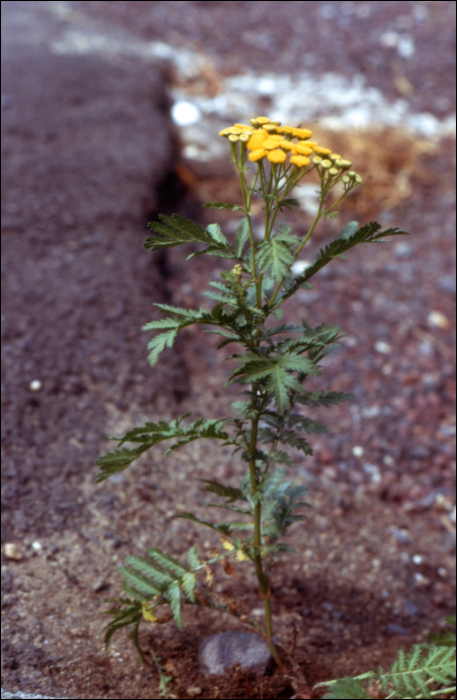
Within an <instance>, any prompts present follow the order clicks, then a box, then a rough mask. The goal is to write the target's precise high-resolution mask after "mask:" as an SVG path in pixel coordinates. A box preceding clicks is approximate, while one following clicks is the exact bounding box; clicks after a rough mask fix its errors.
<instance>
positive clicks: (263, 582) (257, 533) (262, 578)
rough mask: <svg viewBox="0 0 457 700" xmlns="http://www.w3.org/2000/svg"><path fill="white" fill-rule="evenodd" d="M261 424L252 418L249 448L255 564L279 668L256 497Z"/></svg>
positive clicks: (260, 519) (258, 504)
mask: <svg viewBox="0 0 457 700" xmlns="http://www.w3.org/2000/svg"><path fill="white" fill-rule="evenodd" d="M258 426H259V416H258V415H256V416H255V417H254V418H252V422H251V441H250V446H249V447H250V450H249V476H250V480H251V492H252V495H253V497H254V565H255V571H256V574H257V581H258V584H259V591H260V595H261V597H262V598H263V602H264V609H265V631H266V636H267V639H266V641H267V644H268V648H269V650H270V653H271V655H272V657H273V658H274V660H275V661H276V663H277V664H278V666H279V668H282V662H281V659H280V657H279V654H278V651H277V649H276V647H275V645H274V644H273V632H272V624H271V593H270V582H269V579H268V575H267V574H265V573H264V571H263V566H262V555H261V546H262V504H261V503H260V502H259V501H258V500H257V499H256V495H257V492H258V484H257V473H256V467H255V452H256V447H257V431H258Z"/></svg>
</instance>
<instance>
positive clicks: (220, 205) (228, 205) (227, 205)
mask: <svg viewBox="0 0 457 700" xmlns="http://www.w3.org/2000/svg"><path fill="white" fill-rule="evenodd" d="M202 206H203V207H206V208H207V209H230V210H231V211H236V210H237V209H240V210H241V211H243V207H239V206H238V205H237V204H233V203H232V202H205V204H202Z"/></svg>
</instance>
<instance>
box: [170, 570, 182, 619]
mask: <svg viewBox="0 0 457 700" xmlns="http://www.w3.org/2000/svg"><path fill="white" fill-rule="evenodd" d="M167 594H168V597H169V598H170V608H171V612H172V614H173V618H174V620H175V622H176V624H177V625H178V627H179V629H181V628H182V619H181V588H180V587H179V581H173V583H172V584H171V585H170V586H169V587H168V589H167Z"/></svg>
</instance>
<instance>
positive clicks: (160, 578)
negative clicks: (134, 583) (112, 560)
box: [125, 556, 175, 591]
mask: <svg viewBox="0 0 457 700" xmlns="http://www.w3.org/2000/svg"><path fill="white" fill-rule="evenodd" d="M125 563H126V566H127V567H128V569H129V570H130V571H132V569H133V570H135V572H138V573H140V574H142V575H143V576H145V577H146V578H147V579H148V580H150V581H152V583H153V584H154V585H156V586H158V587H159V588H160V590H162V591H163V589H164V587H165V588H166V587H167V586H168V585H169V584H170V583H171V582H172V581H173V580H174V578H175V577H174V576H172V575H171V574H170V573H169V572H168V571H166V569H164V568H163V567H161V566H157V565H156V564H155V563H154V562H151V561H148V560H147V559H145V558H144V557H138V556H130V557H127V559H126V560H125Z"/></svg>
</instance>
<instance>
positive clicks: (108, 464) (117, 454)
mask: <svg viewBox="0 0 457 700" xmlns="http://www.w3.org/2000/svg"><path fill="white" fill-rule="evenodd" d="M110 439H114V438H110ZM148 448H149V445H146V446H142V447H136V448H135V449H134V450H128V449H127V448H125V447H124V448H122V449H120V450H115V451H114V452H108V453H107V454H106V455H103V456H102V457H99V458H98V459H97V461H96V462H95V464H96V465H97V466H99V467H100V468H101V471H100V472H99V474H97V476H96V478H95V481H96V483H97V484H98V483H100V482H101V481H104V480H105V479H107V478H108V477H109V476H112V474H115V473H116V472H120V471H123V470H124V469H126V468H127V467H128V466H129V465H130V464H132V462H134V461H135V459H138V457H139V456H140V455H141V454H142V453H143V452H145V450H147V449H148Z"/></svg>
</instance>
